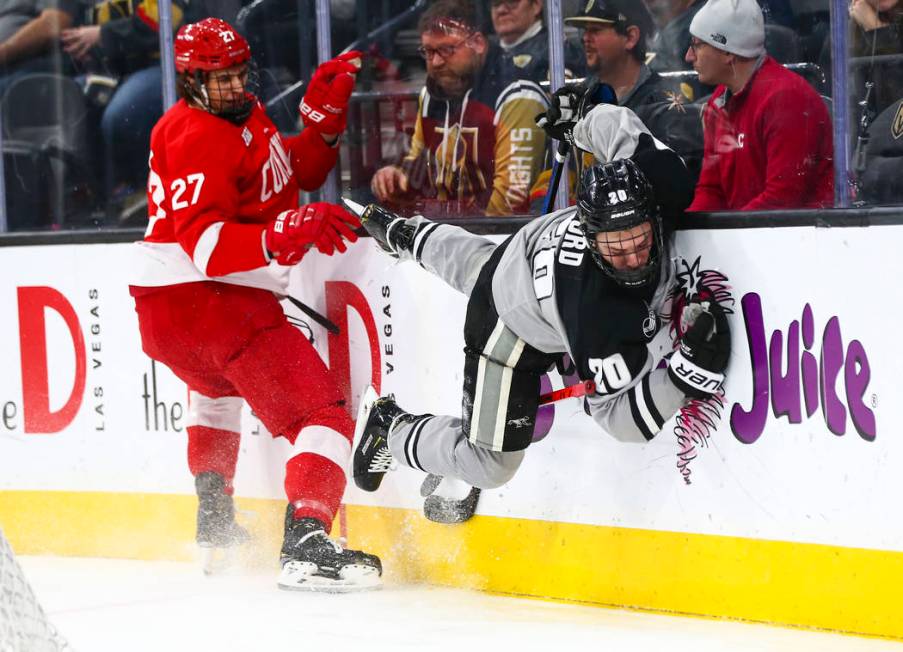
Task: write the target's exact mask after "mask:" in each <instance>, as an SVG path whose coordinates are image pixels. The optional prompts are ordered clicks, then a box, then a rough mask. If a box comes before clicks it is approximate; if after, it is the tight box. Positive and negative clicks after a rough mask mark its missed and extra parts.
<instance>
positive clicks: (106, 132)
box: [62, 0, 186, 219]
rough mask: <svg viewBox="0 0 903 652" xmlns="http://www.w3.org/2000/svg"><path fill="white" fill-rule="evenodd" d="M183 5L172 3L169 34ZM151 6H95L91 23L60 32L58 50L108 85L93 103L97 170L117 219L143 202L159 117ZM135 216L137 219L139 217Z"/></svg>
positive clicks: (147, 1)
mask: <svg viewBox="0 0 903 652" xmlns="http://www.w3.org/2000/svg"><path fill="white" fill-rule="evenodd" d="M185 7H186V3H185V2H184V0H177V1H176V2H173V3H172V20H173V29H177V28H178V27H179V25H180V24H181V23H182V19H183V16H184V11H185ZM158 20H159V14H158V3H157V0H141V1H140V2H135V3H134V5H132V3H127V2H121V1H117V0H113V1H108V2H100V3H97V4H95V5H94V7H93V10H92V21H91V22H92V23H93V24H91V25H85V26H82V27H75V28H72V29H67V30H64V31H63V34H62V40H63V46H64V48H65V50H66V52H67V53H69V55H70V56H71V57H72V58H73V59H74V60H75V61H76V62H77V64H79V65H80V66H81V68H82V70H83V71H84V72H87V73H94V74H101V75H103V76H105V77H107V78H108V80H109V81H107V82H106V84H108V86H107V89H108V90H107V91H106V92H103V91H101V92H98V93H97V94H96V96H95V94H94V92H93V91H94V90H97V87H96V86H95V87H93V88H92V87H91V83H90V82H94V83H96V82H97V81H98V80H94V79H92V78H91V77H87V78H85V81H86V83H88V85H89V91H91V92H89V97H96V98H97V105H98V109H99V110H100V111H101V117H100V130H101V140H102V147H103V155H102V156H101V165H102V166H103V170H104V180H105V181H104V186H105V192H106V196H107V201H108V207H107V208H108V212H110V213H112V214H114V215H115V216H116V217H117V218H118V217H120V213H121V211H123V210H128V209H129V204H130V203H133V202H138V203H140V202H141V201H142V200H143V199H144V196H145V190H144V187H145V180H146V178H147V156H148V151H149V149H148V148H149V142H150V132H151V129H152V128H153V126H154V124H155V123H156V122H157V120H158V119H159V118H160V116H162V115H163V92H162V84H163V73H162V69H161V68H160V62H159V59H160V54H159V52H160V47H159V44H160V40H159V33H158V26H159V25H158ZM136 215H138V216H139V217H140V218H142V219H143V217H144V216H143V214H142V212H141V211H137V212H136Z"/></svg>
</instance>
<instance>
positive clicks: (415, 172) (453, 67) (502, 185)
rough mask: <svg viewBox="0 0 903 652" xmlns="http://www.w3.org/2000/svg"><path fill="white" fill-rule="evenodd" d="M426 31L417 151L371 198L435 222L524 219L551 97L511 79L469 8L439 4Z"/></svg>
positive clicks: (376, 182) (423, 21) (386, 175)
mask: <svg viewBox="0 0 903 652" xmlns="http://www.w3.org/2000/svg"><path fill="white" fill-rule="evenodd" d="M418 28H419V31H420V40H421V47H420V50H419V51H420V54H421V56H423V58H424V60H425V61H426V73H427V79H426V86H425V88H424V89H423V90H422V91H421V93H420V102H419V106H418V113H417V121H416V124H415V127H414V136H413V139H412V141H411V148H410V151H409V152H408V153H407V155H406V156H405V158H404V160H403V161H402V163H401V164H400V165H388V166H386V167H383V168H381V169H380V170H378V171H377V172H376V174H375V175H374V177H373V180H372V181H371V184H370V187H371V190H372V191H373V194H374V195H375V196H376V198H377V200H378V201H379V202H380V203H382V204H384V205H387V206H391V207H392V208H393V209H394V210H396V211H400V212H407V213H412V214H413V213H415V212H419V213H422V214H424V215H427V216H430V217H463V216H472V215H480V214H485V215H493V216H502V215H512V214H521V213H526V212H527V210H528V196H529V191H530V187H531V185H532V183H533V180H534V179H535V177H536V175H537V173H538V171H539V169H540V168H541V166H542V163H543V159H544V155H545V144H546V139H545V134H544V133H543V131H542V130H541V129H539V128H538V127H537V126H536V123H535V122H534V117H535V116H536V115H537V114H538V113H542V112H543V111H545V109H546V106H547V101H546V96H545V94H544V93H543V91H542V89H541V88H540V87H539V86H538V85H537V84H536V83H534V82H532V81H529V80H515V81H513V82H512V81H511V80H510V78H509V77H508V76H507V75H506V74H504V67H503V66H502V65H501V64H500V56H501V50H500V48H499V47H498V46H496V45H492V44H490V43H489V40H488V39H487V37H486V35H485V34H484V32H483V31H481V29H480V28H479V25H478V22H477V18H476V11H475V10H474V8H473V6H472V5H470V3H469V2H465V1H462V0H439V2H436V3H434V4H433V5H431V6H430V7H429V8H428V9H427V10H426V12H424V14H423V15H422V16H421V18H420V22H419V25H418Z"/></svg>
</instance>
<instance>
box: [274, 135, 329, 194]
mask: <svg viewBox="0 0 903 652" xmlns="http://www.w3.org/2000/svg"><path fill="white" fill-rule="evenodd" d="M286 141H287V143H288V147H289V151H290V152H291V160H292V170H293V172H294V173H295V180H296V183H297V184H298V187H299V188H301V190H306V191H308V192H309V191H311V190H316V189H317V188H319V187H320V186H322V185H323V182H324V181H326V177H327V176H328V175H329V171H330V170H332V168H334V167H335V163H336V161H337V160H338V157H339V148H338V145H337V144H336V145H327V144H326V141H325V140H323V137H322V136H321V135H320V134H319V132H317V131H315V130H314V129H305V130H304V131H302V132H301V133H300V134H298V135H297V136H293V137H291V138H286Z"/></svg>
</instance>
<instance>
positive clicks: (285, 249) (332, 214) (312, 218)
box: [264, 202, 361, 265]
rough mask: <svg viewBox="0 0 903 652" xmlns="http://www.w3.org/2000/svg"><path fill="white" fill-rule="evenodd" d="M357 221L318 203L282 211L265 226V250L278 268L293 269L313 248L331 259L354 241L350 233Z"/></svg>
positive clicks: (353, 217) (343, 211) (346, 214)
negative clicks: (282, 266)
mask: <svg viewBox="0 0 903 652" xmlns="http://www.w3.org/2000/svg"><path fill="white" fill-rule="evenodd" d="M360 225H361V223H360V221H358V219H357V218H356V217H355V216H354V215H352V214H351V213H349V212H348V211H346V210H345V209H344V208H342V207H340V206H336V205H334V204H327V203H326V202H317V203H315V204H307V205H306V206H301V207H300V208H296V209H292V210H290V211H283V212H282V213H280V214H279V216H278V217H277V218H276V219H275V220H273V221H272V222H270V223H269V225H267V228H266V231H265V232H264V233H265V236H264V246H265V247H266V250H267V254H268V256H269V258H271V259H274V260H275V261H276V262H277V263H279V264H280V265H294V264H295V263H297V262H299V261H300V260H301V259H302V258H303V257H304V254H306V253H307V250H308V249H310V248H311V247H316V248H317V249H318V250H319V251H320V253H322V254H326V255H327V256H331V255H332V254H333V252H335V250H336V249H338V250H339V251H340V252H343V251H345V249H346V248H347V247H345V240H347V241H348V242H354V241H356V240H357V235H355V233H354V231H353V229H356V228H357V227H359V226H360Z"/></svg>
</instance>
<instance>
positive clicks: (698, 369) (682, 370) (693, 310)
mask: <svg viewBox="0 0 903 652" xmlns="http://www.w3.org/2000/svg"><path fill="white" fill-rule="evenodd" d="M680 331H681V332H682V333H683V335H682V336H681V338H680V348H679V349H678V350H677V351H675V352H674V355H672V356H671V361H670V363H669V365H668V376H669V377H670V378H671V381H672V382H673V383H674V384H675V385H676V386H677V388H678V389H680V390H681V391H682V392H683V393H684V394H686V395H687V396H690V397H693V398H705V397H706V396H709V395H711V394H714V393H716V392H717V391H718V390H720V389H721V385H722V382H723V381H724V370H725V369H727V363H728V360H729V359H730V355H731V331H730V326H729V324H728V321H727V315H725V314H724V309H723V308H722V307H721V305H720V304H719V303H718V302H717V301H715V300H714V299H706V300H704V301H700V300H699V299H694V300H693V301H691V302H690V303H688V304H687V305H686V307H684V310H683V314H681V317H680Z"/></svg>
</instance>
